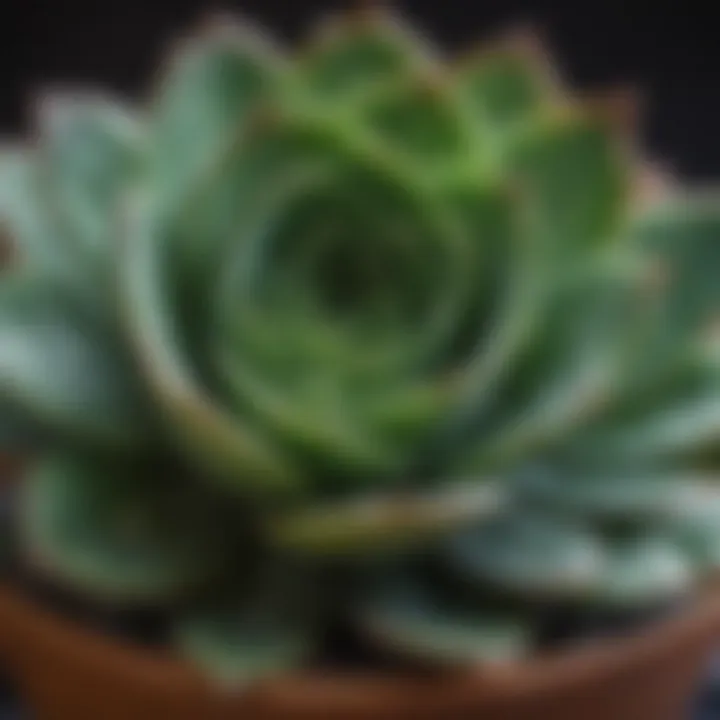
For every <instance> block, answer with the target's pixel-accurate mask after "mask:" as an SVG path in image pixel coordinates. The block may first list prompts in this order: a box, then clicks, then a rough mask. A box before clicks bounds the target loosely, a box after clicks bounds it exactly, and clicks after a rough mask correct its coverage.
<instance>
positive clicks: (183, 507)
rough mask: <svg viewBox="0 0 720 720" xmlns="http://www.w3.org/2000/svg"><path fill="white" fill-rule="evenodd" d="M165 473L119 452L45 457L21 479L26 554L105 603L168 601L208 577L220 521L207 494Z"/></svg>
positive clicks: (215, 563) (215, 559)
mask: <svg viewBox="0 0 720 720" xmlns="http://www.w3.org/2000/svg"><path fill="white" fill-rule="evenodd" d="M163 472H165V473H167V472H168V470H167V468H166V469H165V470H158V469H156V468H152V467H143V466H142V465H133V464H128V463H123V462H122V461H120V462H118V461H117V460H116V459H114V460H97V461H93V460H85V461H78V460H75V459H70V458H56V459H48V460H46V461H43V462H42V463H40V464H39V466H37V467H34V468H33V469H31V470H30V471H29V472H28V475H27V477H26V478H25V481H24V483H23V491H22V499H21V508H20V514H21V521H20V532H21V534H22V538H23V541H24V551H25V552H26V554H27V558H28V560H29V561H30V562H31V563H33V564H34V565H36V566H37V568H38V569H39V570H40V571H41V572H43V573H46V574H47V575H49V576H50V577H51V578H54V579H56V580H57V581H59V582H60V583H70V584H71V585H72V586H74V587H75V588H81V589H82V590H83V592H86V593H88V594H89V595H91V596H94V597H98V598H100V599H101V600H103V601H111V602H139V603H157V602H164V601H167V600H173V599H175V598H176V597H177V596H178V594H179V593H182V592H183V591H186V590H188V589H190V588H192V587H193V586H195V585H197V584H198V583H201V582H204V581H206V580H207V579H208V578H211V577H212V576H213V574H214V573H217V572H218V570H219V569H220V568H221V567H223V566H222V563H223V561H224V556H223V553H222V551H223V549H224V548H223V544H222V543H223V541H224V536H223V533H224V532H225V531H226V530H227V528H225V529H223V527H222V526H221V523H218V520H219V519H220V517H221V515H220V513H219V512H218V513H213V512H212V506H211V504H210V502H209V500H208V497H207V494H206V493H203V494H200V493H198V492H197V491H196V490H194V489H193V488H191V487H189V486H187V485H184V484H183V483H182V482H181V479H180V478H178V477H177V476H174V477H172V478H169V477H167V475H166V476H162V473H163ZM216 509H217V508H216Z"/></svg>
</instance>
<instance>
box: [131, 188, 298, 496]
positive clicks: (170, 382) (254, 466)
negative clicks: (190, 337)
mask: <svg viewBox="0 0 720 720" xmlns="http://www.w3.org/2000/svg"><path fill="white" fill-rule="evenodd" d="M152 217H153V216H152V214H151V213H150V211H149V210H147V207H146V205H145V203H144V202H143V199H142V198H140V199H139V201H138V202H137V205H134V206H133V207H131V208H130V209H129V210H128V217H127V224H128V226H129V227H128V228H127V231H126V234H125V237H124V241H123V243H122V248H121V252H122V254H123V257H122V259H121V262H120V264H119V273H120V284H121V293H122V299H123V308H122V310H123V315H124V320H125V323H126V326H127V328H128V331H129V333H130V337H131V341H132V343H133V345H134V348H135V351H136V352H137V355H138V360H139V363H140V365H141V367H142V369H143V371H144V374H145V377H146V379H147V380H148V382H149V384H150V387H151V391H152V392H153V393H154V396H155V398H156V400H157V402H158V404H159V408H160V411H161V412H162V413H163V414H164V416H165V418H166V420H167V422H168V424H169V426H170V428H171V431H172V432H173V434H174V436H175V438H176V439H177V441H178V442H179V443H180V444H181V448H182V452H184V453H188V454H190V456H191V459H192V460H193V461H198V460H199V461H200V462H202V463H203V467H204V468H205V469H207V470H209V471H210V472H211V473H212V474H214V475H217V476H219V477H222V478H223V479H224V480H226V481H228V482H231V483H232V485H233V486H235V487H238V488H242V487H246V488H247V487H255V488H256V489H259V490H266V491H277V490H278V489H282V490H285V491H287V490H288V489H293V488H294V487H295V486H296V484H297V482H298V478H297V471H296V470H295V469H294V468H293V467H292V466H291V464H290V463H289V462H288V461H287V459H285V458H283V457H282V455H281V451H280V449H279V448H277V447H275V446H273V445H272V444H271V443H270V442H269V441H268V440H267V439H266V438H265V437H264V436H263V434H262V432H261V431H260V430H259V429H256V428H254V427H252V426H250V425H249V424H248V423H247V422H243V419H242V418H236V417H234V416H231V415H230V413H229V412H228V411H227V410H226V409H225V408H224V407H222V406H218V405H216V404H214V403H213V401H212V399H211V397H210V396H209V394H208V393H207V392H204V391H203V388H202V387H201V386H200V385H199V383H198V382H197V379H196V377H195V374H194V372H193V370H192V369H191V368H190V367H188V363H187V361H186V360H185V359H184V356H183V354H182V351H181V348H180V347H179V345H180V343H179V339H178V337H177V329H176V327H174V324H173V318H172V316H171V315H170V313H169V311H168V310H167V308H166V302H167V299H168V298H167V297H165V296H163V292H164V291H167V288H165V287H164V286H163V285H162V282H163V273H162V271H161V269H160V268H161V266H162V262H163V257H162V253H161V247H160V246H159V243H158V242H157V238H156V237H155V235H154V227H153V220H152Z"/></svg>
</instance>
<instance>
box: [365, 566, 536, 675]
mask: <svg viewBox="0 0 720 720" xmlns="http://www.w3.org/2000/svg"><path fill="white" fill-rule="evenodd" d="M366 595H367V597H366V598H365V599H364V601H363V602H362V603H361V604H360V607H359V608H358V610H357V618H358V620H357V621H358V624H359V626H360V627H361V628H362V630H363V632H364V633H365V634H366V635H367V636H368V637H369V638H370V640H371V642H373V643H374V644H375V645H377V646H379V647H380V648H382V649H384V650H385V651H387V652H389V653H390V654H391V655H394V656H399V657H403V658H406V659H407V658H410V659H412V660H413V661H415V662H417V661H418V660H420V661H423V662H430V663H433V664H441V665H447V664H450V665H453V664H463V665H464V664H473V665H474V664H477V663H478V662H492V663H495V662H509V661H516V660H519V659H521V658H522V657H524V656H525V655H527V654H528V653H529V652H530V649H531V646H532V642H533V633H532V630H533V628H532V625H531V623H530V622H529V620H528V619H527V618H522V617H519V616H513V615H511V614H509V613H499V612H497V611H492V610H490V609H486V608H483V607H481V606H480V607H472V606H465V605H459V604H458V603H456V602H453V601H452V600H448V599H447V598H444V597H442V595H441V594H440V593H439V592H437V591H435V592H434V591H433V590H432V589H431V588H430V587H429V586H428V584H427V582H425V581H423V580H422V579H421V578H419V577H413V576H412V574H409V573H407V572H406V573H405V574H403V572H402V571H398V572H395V573H391V574H389V575H388V577H386V578H384V579H383V580H381V581H380V580H376V581H375V582H374V583H373V585H372V588H371V589H370V590H369V591H368V592H367V593H366Z"/></svg>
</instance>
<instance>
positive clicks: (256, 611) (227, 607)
mask: <svg viewBox="0 0 720 720" xmlns="http://www.w3.org/2000/svg"><path fill="white" fill-rule="evenodd" d="M316 590H317V588H316V587H315V585H314V578H313V575H312V573H311V572H309V571H308V570H307V569H306V568H303V567H300V566H297V565H292V564H291V565H288V564H285V563H282V562H280V563H279V564H278V563H277V562H276V560H273V559H267V561H266V563H265V564H264V566H263V567H262V568H261V569H260V573H259V575H250V576H249V577H248V578H247V579H246V581H245V584H244V585H243V584H242V583H238V584H236V585H235V589H234V590H228V589H225V590H220V591H219V592H217V593H216V596H215V598H214V599H211V600H209V601H207V602H200V603H199V604H198V605H197V606H196V607H195V608H193V609H190V610H189V611H188V612H186V613H183V614H182V615H181V616H180V618H179V619H178V621H177V623H176V627H175V639H176V642H177V645H178V646H179V648H180V650H181V652H182V653H183V654H184V655H186V656H187V657H188V658H190V659H191V660H192V661H193V662H195V663H197V664H198V665H199V666H200V667H201V668H203V669H205V671H206V672H207V673H208V675H209V677H210V678H211V679H213V680H215V681H216V682H219V683H221V684H222V685H223V686H226V687H227V686H229V687H231V688H235V689H236V688H238V687H240V688H242V687H244V686H247V685H249V684H252V683H255V682H258V681H262V680H264V679H266V678H268V677H276V676H277V675H279V674H283V673H287V672H293V671H296V670H297V669H298V668H300V667H301V666H303V665H305V664H306V663H307V662H308V661H309V660H311V659H312V657H313V656H314V654H315V652H316V651H317V649H318V646H319V635H318V626H317V619H318V618H317V609H318V608H317V605H316V602H317V593H316Z"/></svg>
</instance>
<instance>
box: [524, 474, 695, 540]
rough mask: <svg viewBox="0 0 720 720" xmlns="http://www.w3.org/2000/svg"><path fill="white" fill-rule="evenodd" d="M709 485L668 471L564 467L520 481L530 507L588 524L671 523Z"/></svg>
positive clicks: (688, 476)
mask: <svg viewBox="0 0 720 720" xmlns="http://www.w3.org/2000/svg"><path fill="white" fill-rule="evenodd" d="M704 479H705V476H704V475H701V474H700V473H697V472H696V473H693V472H691V471H686V472H682V471H679V470H676V471H672V470H670V469H665V468H660V469H658V468H655V469H653V468H646V469H644V470H641V469H637V468H633V467H630V468H626V469H624V470H623V469H622V468H614V469H605V468H602V467H596V466H592V467H581V468H577V467H573V468H565V467H562V466H559V467H558V466H553V465H552V464H551V465H550V466H549V467H540V468H531V469H529V470H528V471H526V472H525V473H523V474H522V476H521V477H520V478H519V479H518V481H517V484H518V491H519V492H520V493H522V496H523V497H524V498H525V499H526V500H527V501H532V502H534V503H538V504H540V505H541V506H542V507H546V508H551V507H552V508H556V509H557V510H561V511H563V512H565V513H567V514H569V515H572V516H574V517H581V518H586V519H587V520H589V521H597V522H607V521H611V522H617V521H623V522H625V523H628V522H629V523H633V524H635V525H636V526H639V527H643V526H647V525H648V524H649V523H657V522H668V521H669V520H670V519H671V518H673V517H674V516H675V515H676V514H677V512H678V508H679V507H681V506H682V505H683V504H685V503H686V501H687V497H688V495H692V494H693V492H694V488H695V487H696V485H697V484H698V483H700V482H702V481H703V480H704Z"/></svg>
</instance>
